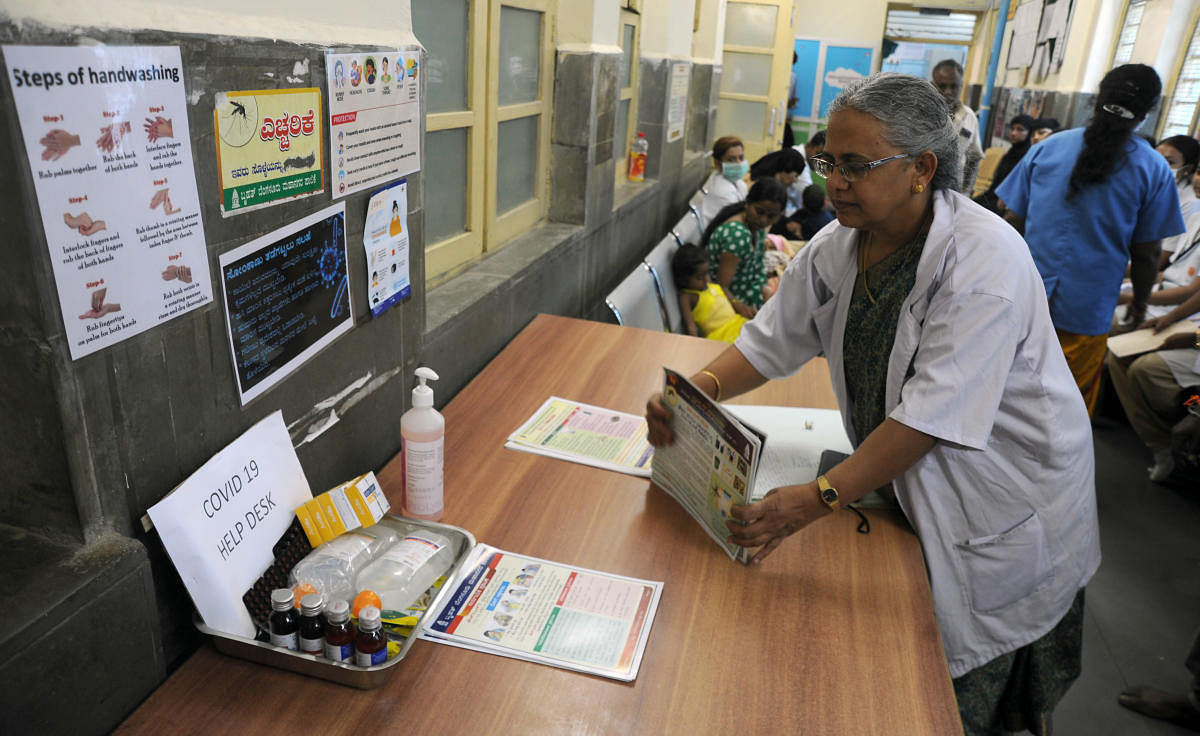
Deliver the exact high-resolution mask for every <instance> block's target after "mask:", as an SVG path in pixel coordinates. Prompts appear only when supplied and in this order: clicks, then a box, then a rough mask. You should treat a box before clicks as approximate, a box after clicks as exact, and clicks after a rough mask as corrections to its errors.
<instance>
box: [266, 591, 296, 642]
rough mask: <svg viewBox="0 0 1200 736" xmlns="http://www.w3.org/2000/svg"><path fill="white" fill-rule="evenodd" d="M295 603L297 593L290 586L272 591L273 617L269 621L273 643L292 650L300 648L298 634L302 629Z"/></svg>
mask: <svg viewBox="0 0 1200 736" xmlns="http://www.w3.org/2000/svg"><path fill="white" fill-rule="evenodd" d="M295 604H296V595H295V594H294V593H292V591H291V590H290V589H289V588H276V589H275V590H273V591H271V618H270V619H269V621H268V625H269V628H270V629H271V643H272V644H274V645H275V646H277V647H284V648H285V649H291V650H292V651H295V650H297V649H299V641H298V640H297V639H298V637H297V636H296V634H297V632H298V631H299V629H300V620H299V618H298V617H297V616H296V608H295Z"/></svg>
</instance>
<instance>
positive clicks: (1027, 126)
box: [975, 115, 1034, 213]
mask: <svg viewBox="0 0 1200 736" xmlns="http://www.w3.org/2000/svg"><path fill="white" fill-rule="evenodd" d="M1033 126H1034V122H1033V118H1032V117H1030V116H1028V115H1018V116H1016V117H1015V118H1013V119H1012V120H1010V121H1008V142H1009V143H1011V144H1012V145H1011V146H1009V149H1008V150H1007V151H1006V152H1005V153H1004V156H1003V157H1001V159H1000V163H999V164H997V165H996V173H995V174H993V175H992V184H991V186H989V187H988V188H987V191H985V192H984V193H983V194H981V195H979V196H978V197H976V198H975V201H976V202H978V203H979V204H981V205H983V206H984V207H987V208H988V209H989V210H991V211H992V212H996V213H999V212H1001V211H1002V210H1001V207H1002V206H1003V205H1002V204H1001V202H1000V200H999V198H998V197H997V196H996V189H998V188H999V187H1000V185H1001V184H1003V183H1004V179H1005V178H1006V177H1007V176H1008V175H1009V173H1010V172H1011V171H1012V170H1013V169H1014V168H1016V166H1017V164H1018V163H1020V162H1021V159H1022V158H1024V157H1025V154H1026V152H1028V151H1029V146H1030V145H1032V144H1031V143H1030V142H1029V132H1030V130H1032V129H1033Z"/></svg>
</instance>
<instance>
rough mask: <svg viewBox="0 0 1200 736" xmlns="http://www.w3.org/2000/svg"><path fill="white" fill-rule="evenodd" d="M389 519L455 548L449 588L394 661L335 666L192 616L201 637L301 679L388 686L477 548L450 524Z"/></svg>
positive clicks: (432, 604) (465, 533) (433, 603)
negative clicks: (430, 533) (219, 628)
mask: <svg viewBox="0 0 1200 736" xmlns="http://www.w3.org/2000/svg"><path fill="white" fill-rule="evenodd" d="M387 516H388V517H390V518H392V519H393V520H396V521H401V522H404V523H407V524H411V525H413V526H418V527H426V528H429V529H433V530H436V531H438V532H441V533H442V534H444V535H446V537H447V538H449V539H450V540H451V541H452V542H454V544H455V545H456V549H455V554H454V564H453V565H452V566H451V567H450V571H449V572H448V573H446V576H447V581H448V582H447V584H446V585H443V586H442V589H441V590H439V591H438V594H437V595H436V596H435V597H434V598H433V600H432V601H431V602H430V604H429V608H428V609H427V610H426V611H425V615H424V616H422V617H421V619H420V620H419V621H418V622H417V624H416V626H414V627H413V635H412V636H409V637H408V638H406V639H405V640H404V641H403V642H401V644H400V653H399V654H397V655H396V656H395V657H392V658H391V659H389V660H388V661H386V662H384V663H383V664H377V665H372V666H370V667H360V666H358V665H354V664H346V663H345V662H334V661H332V660H329V659H325V658H324V657H318V656H316V655H313V654H303V653H301V652H294V651H291V650H289V649H283V648H281V647H277V646H275V645H273V644H270V643H268V642H263V641H256V640H254V639H247V638H246V637H243V636H237V635H235V634H228V633H226V632H224V631H217V630H216V629H212V628H209V627H208V626H207V625H206V624H205V623H204V621H203V619H201V618H200V614H199V613H194V614H193V616H192V619H193V622H194V623H195V625H196V628H197V629H198V630H199V631H200V633H202V634H208V635H209V636H211V637H212V641H213V646H215V647H216V648H217V651H219V652H222V653H224V654H228V655H229V656H231V657H238V658H240V659H245V660H248V661H250V662H257V663H259V664H265V665H270V666H271V667H278V668H279V669H281V670H289V671H291V672H297V673H299V674H301V675H308V676H309V677H319V678H321V679H322V680H329V681H330V682H336V683H338V684H341V685H346V686H348V687H356V688H360V689H362V690H370V689H372V688H376V687H379V686H380V685H382V684H383V683H385V682H387V678H388V676H389V675H391V673H392V668H394V667H395V666H396V665H398V664H399V663H400V661H401V660H403V659H404V657H405V656H406V655H407V654H408V650H409V649H410V648H411V647H412V645H413V642H414V641H415V640H416V639H417V636H416V632H417V631H419V630H420V628H421V626H423V625H424V624H425V618H426V616H429V615H432V613H433V612H434V611H437V610H438V609H439V608H441V606H442V603H444V602H445V600H444V599H445V597H446V596H447V595H449V594H450V591H451V589H452V588H453V586H452V585H450V584H449V581H450V580H452V579H453V578H454V576H455V575H456V574H457V573H458V570H459V568H460V567H462V564H463V562H464V561H465V560H466V558H467V555H468V554H470V552H471V548H472V547H474V546H475V536H474V535H473V534H471V532H469V531H467V530H466V529H462V528H460V527H457V526H451V525H449V524H441V523H438V522H436V521H423V520H421V519H410V518H408V517H407V516H398V515H396V514H387Z"/></svg>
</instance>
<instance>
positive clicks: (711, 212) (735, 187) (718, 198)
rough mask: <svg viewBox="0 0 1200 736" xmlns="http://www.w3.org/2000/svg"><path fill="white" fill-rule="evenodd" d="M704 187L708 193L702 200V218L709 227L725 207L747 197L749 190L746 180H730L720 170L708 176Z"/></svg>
mask: <svg viewBox="0 0 1200 736" xmlns="http://www.w3.org/2000/svg"><path fill="white" fill-rule="evenodd" d="M704 188H705V189H707V190H708V194H706V195H704V199H703V200H702V201H701V202H700V219H702V220H704V226H705V227H708V225H709V223H711V222H712V221H713V218H714V217H716V216H717V213H718V212H720V211H721V210H722V209H723V208H725V207H726V206H728V205H731V204H733V203H734V202H741V201H742V200H743V199H745V198H746V193H747V191H748V187H747V186H746V182H745V181H743V180H740V181H736V182H734V181H729V180H728V179H726V178H725V177H724V176H723V175H722V174H721V172H720V171H714V172H713V173H712V174H711V175H710V176H709V177H708V181H706V182H705V183H704Z"/></svg>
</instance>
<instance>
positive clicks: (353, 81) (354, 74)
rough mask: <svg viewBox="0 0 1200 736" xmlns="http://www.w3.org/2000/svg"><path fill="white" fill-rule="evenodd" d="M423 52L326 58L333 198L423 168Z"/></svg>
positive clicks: (394, 52)
mask: <svg viewBox="0 0 1200 736" xmlns="http://www.w3.org/2000/svg"><path fill="white" fill-rule="evenodd" d="M420 60H421V52H420V51H419V50H416V49H414V50H411V51H400V50H399V49H395V50H391V51H367V52H360V53H354V54H332V53H331V54H326V55H325V73H326V75H327V76H328V78H329V161H330V165H329V168H330V173H331V176H330V180H331V182H332V186H333V197H334V198H335V199H336V198H338V197H344V196H346V195H347V194H353V193H354V192H359V191H362V190H364V189H370V188H371V187H373V186H378V185H379V184H384V183H386V182H389V181H391V180H392V179H395V178H396V177H398V176H403V175H405V174H411V173H413V172H414V171H417V170H418V169H419V168H421V103H420V99H421V88H420V85H419V84H418V83H417V74H418V72H419V71H420Z"/></svg>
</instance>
